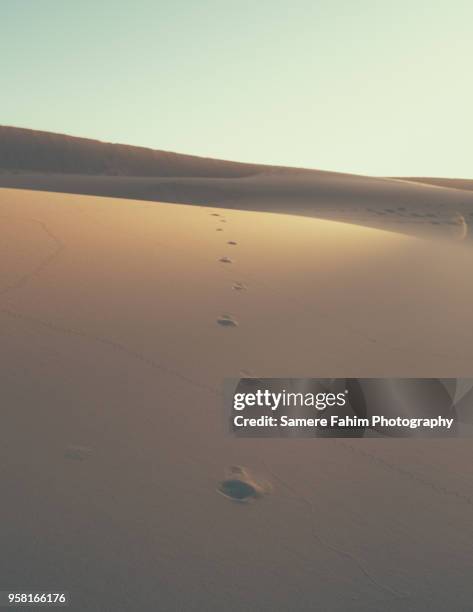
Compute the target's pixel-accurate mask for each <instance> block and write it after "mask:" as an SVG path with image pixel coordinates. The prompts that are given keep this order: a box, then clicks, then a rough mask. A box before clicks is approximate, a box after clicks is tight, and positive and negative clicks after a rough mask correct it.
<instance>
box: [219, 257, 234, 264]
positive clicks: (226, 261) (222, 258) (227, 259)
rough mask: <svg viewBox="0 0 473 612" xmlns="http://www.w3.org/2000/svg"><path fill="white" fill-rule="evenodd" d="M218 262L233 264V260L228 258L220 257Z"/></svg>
mask: <svg viewBox="0 0 473 612" xmlns="http://www.w3.org/2000/svg"><path fill="white" fill-rule="evenodd" d="M219 261H220V262H222V263H233V260H232V259H230V257H220V259H219Z"/></svg>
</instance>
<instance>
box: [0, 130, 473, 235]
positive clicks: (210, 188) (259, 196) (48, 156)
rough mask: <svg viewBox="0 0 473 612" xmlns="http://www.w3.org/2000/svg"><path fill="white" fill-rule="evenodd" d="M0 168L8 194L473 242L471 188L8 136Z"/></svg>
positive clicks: (1, 140) (0, 182)
mask: <svg viewBox="0 0 473 612" xmlns="http://www.w3.org/2000/svg"><path fill="white" fill-rule="evenodd" d="M0 168H3V172H2V173H0V186H2V187H9V188H20V189H34V190H42V191H51V192H52V191H54V192H63V193H76V194H83V195H99V196H107V197H114V198H126V199H139V200H150V201H161V202H175V203H183V204H201V205H205V206H209V205H210V206H213V207H223V208H231V209H236V210H251V211H259V212H273V213H283V214H286V215H297V216H306V217H314V218H321V219H330V220H335V221H343V222H346V223H354V224H358V225H363V226H366V227H374V228H378V229H384V230H389V231H393V232H397V233H402V234H407V235H414V236H436V237H447V238H451V237H452V236H456V237H457V238H459V239H462V240H465V239H466V240H469V239H470V235H471V232H469V231H468V227H469V225H470V224H471V222H472V221H473V193H471V189H470V188H469V187H468V188H466V187H463V185H470V182H469V181H455V180H448V179H445V180H444V179H432V182H433V183H436V184H435V185H433V184H432V185H429V184H427V183H428V182H429V180H430V179H415V178H409V179H391V178H376V177H367V176H358V175H350V174H340V173H336V172H324V171H318V170H304V169H295V168H279V167H273V166H261V165H255V164H239V163H236V162H227V161H221V160H209V159H204V158H198V157H191V156H185V155H179V154H175V153H166V152H163V151H152V150H150V149H143V148H139V147H129V146H125V145H113V144H107V143H100V142H98V141H92V140H87V139H82V138H73V137H67V136H63V135H57V134H49V133H45V132H33V131H31V130H19V129H18V128H0ZM442 181H443V182H442ZM460 184H461V185H462V188H461V189H460V188H458V185H460ZM440 185H442V188H440ZM453 187H455V188H453Z"/></svg>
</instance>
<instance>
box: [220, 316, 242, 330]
mask: <svg viewBox="0 0 473 612" xmlns="http://www.w3.org/2000/svg"><path fill="white" fill-rule="evenodd" d="M217 323H218V324H219V325H221V326H222V327H238V322H237V321H235V319H234V318H233V317H232V316H231V315H228V314H224V315H222V316H221V317H219V318H218V319H217Z"/></svg>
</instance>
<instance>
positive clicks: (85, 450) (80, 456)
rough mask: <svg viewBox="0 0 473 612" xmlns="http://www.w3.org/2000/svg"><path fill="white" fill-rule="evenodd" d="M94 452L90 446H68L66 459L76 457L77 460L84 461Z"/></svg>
mask: <svg viewBox="0 0 473 612" xmlns="http://www.w3.org/2000/svg"><path fill="white" fill-rule="evenodd" d="M91 454H92V449H91V448H89V447H88V446H68V447H67V448H66V450H65V451H64V456H65V457H66V459H75V460H76V461H84V460H85V459H88V458H89V457H90V455H91Z"/></svg>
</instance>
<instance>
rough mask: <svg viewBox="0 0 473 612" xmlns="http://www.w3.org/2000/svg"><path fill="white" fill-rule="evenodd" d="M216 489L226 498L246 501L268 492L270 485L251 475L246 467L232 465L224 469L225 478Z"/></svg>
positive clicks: (241, 501)
mask: <svg viewBox="0 0 473 612" xmlns="http://www.w3.org/2000/svg"><path fill="white" fill-rule="evenodd" d="M217 491H218V492H219V493H220V494H221V495H223V496H224V497H226V498H227V499H231V500H232V501H236V502H240V503H246V502H250V501H253V500H255V499H259V498H261V497H263V495H266V494H268V493H269V492H270V491H271V487H270V485H269V483H266V482H264V481H260V480H259V479H256V478H255V477H254V476H252V475H251V473H250V472H249V470H248V469H246V468H244V467H241V466H239V465H232V466H231V467H230V468H229V469H228V470H226V478H225V479H224V480H222V481H221V482H220V483H219V484H218V487H217Z"/></svg>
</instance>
